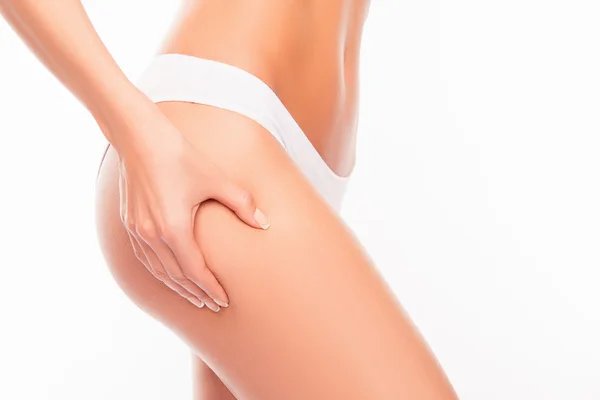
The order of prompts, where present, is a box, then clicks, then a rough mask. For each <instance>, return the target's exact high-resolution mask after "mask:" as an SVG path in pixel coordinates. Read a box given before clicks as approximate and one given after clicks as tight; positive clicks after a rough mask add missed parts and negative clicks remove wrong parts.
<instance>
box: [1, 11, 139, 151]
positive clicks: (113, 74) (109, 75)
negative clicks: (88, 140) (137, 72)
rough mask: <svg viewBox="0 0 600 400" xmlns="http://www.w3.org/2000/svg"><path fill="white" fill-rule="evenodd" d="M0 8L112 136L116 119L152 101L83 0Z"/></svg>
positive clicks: (30, 45) (105, 132)
mask: <svg viewBox="0 0 600 400" xmlns="http://www.w3.org/2000/svg"><path fill="white" fill-rule="evenodd" d="M0 12H1V13H2V14H3V15H4V17H5V18H6V20H7V21H8V22H9V23H10V24H11V26H12V27H13V29H14V30H15V31H16V32H17V33H18V34H19V36H20V37H21V38H22V39H23V41H24V42H25V43H26V44H27V45H28V47H29V48H30V49H31V50H32V51H33V53H34V54H35V55H36V56H37V57H38V59H39V60H40V61H41V62H42V63H43V64H44V65H45V66H46V67H47V68H48V69H49V70H50V71H51V72H52V73H53V74H54V75H55V76H56V77H57V78H58V79H59V80H60V81H61V82H62V83H63V84H64V85H65V86H66V87H67V88H68V89H69V90H70V91H71V92H72V93H73V94H74V95H75V96H76V97H77V98H78V99H79V100H80V101H81V102H82V103H83V104H84V106H85V107H86V108H87V109H88V110H89V111H90V113H91V114H92V115H93V116H94V118H95V119H96V120H97V121H98V123H99V124H100V126H101V128H103V129H102V130H103V132H104V134H105V136H106V137H107V139H108V140H109V141H111V142H113V141H114V140H115V139H117V138H114V137H111V136H112V133H111V132H114V131H115V130H113V129H109V126H110V125H111V124H112V123H113V121H117V120H121V119H123V118H126V115H128V114H135V112H137V110H138V109H140V110H141V109H143V108H144V107H145V106H146V103H147V102H149V100H148V99H147V98H145V96H143V95H142V94H141V93H140V92H139V91H138V90H137V88H136V87H135V86H134V85H133V84H132V83H131V82H130V81H129V80H128V79H127V77H126V76H125V74H124V73H123V72H122V71H121V69H120V68H119V66H118V65H117V63H116V62H115V60H114V59H113V57H112V56H111V55H110V53H109V51H108V49H107V48H106V47H105V46H104V44H103V43H102V40H101V39H100V37H99V36H98V34H97V33H96V31H95V29H94V27H93V26H92V23H91V22H90V20H89V18H88V16H87V14H86V12H85V10H84V8H83V5H82V4H81V1H79V0H0ZM118 123H122V121H119V122H118ZM105 128H106V129H105Z"/></svg>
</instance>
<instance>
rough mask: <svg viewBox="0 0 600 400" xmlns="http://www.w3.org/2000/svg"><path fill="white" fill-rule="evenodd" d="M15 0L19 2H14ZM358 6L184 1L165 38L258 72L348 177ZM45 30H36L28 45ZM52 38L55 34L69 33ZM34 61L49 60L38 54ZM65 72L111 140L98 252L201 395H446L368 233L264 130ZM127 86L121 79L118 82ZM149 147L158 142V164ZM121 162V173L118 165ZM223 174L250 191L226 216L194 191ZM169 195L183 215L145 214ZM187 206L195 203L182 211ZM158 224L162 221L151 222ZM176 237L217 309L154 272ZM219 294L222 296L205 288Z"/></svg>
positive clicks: (250, 399) (171, 44) (103, 175)
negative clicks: (165, 332) (187, 355)
mask: <svg viewBox="0 0 600 400" xmlns="http://www.w3.org/2000/svg"><path fill="white" fill-rule="evenodd" d="M0 1H2V0H0ZM24 3H28V4H29V8H28V9H26V8H27V7H25V8H22V7H21V8H19V7H20V6H18V5H21V4H24ZM67 3H69V4H72V3H75V2H74V1H70V2H69V1H67V0H64V4H67ZM0 4H3V6H4V5H5V4H12V6H13V7H12V8H11V10H12V14H11V15H13V16H14V15H18V14H19V13H20V15H32V14H34V13H33V12H32V10H37V14H35V16H36V18H30V20H29V22H28V23H26V24H25V25H26V26H28V28H27V29H23V30H22V31H23V32H26V31H27V32H31V31H32V26H36V24H38V25H39V21H40V19H43V18H42V17H43V16H44V18H47V20H46V21H48V18H51V17H49V16H48V17H45V14H44V13H43V12H42V11H44V10H42V9H43V7H42V6H40V4H49V3H48V2H44V1H41V0H37V1H24V0H22V1H20V2H16V1H13V2H9V1H6V0H4V2H3V3H0ZM54 4H56V3H54ZM367 6H368V5H367V3H366V2H364V1H351V0H345V1H344V0H332V1H328V2H323V1H300V0H289V1H281V0H260V1H258V0H247V1H246V0H238V1H232V0H229V1H224V0H209V1H202V2H200V1H188V2H187V3H186V7H185V8H183V9H182V14H181V16H180V19H179V20H178V21H177V24H176V25H174V29H173V31H172V34H171V35H170V37H169V39H168V40H167V42H166V43H165V46H164V47H163V50H162V51H165V52H179V53H184V54H190V55H194V56H199V57H205V58H211V59H215V60H218V61H223V62H227V63H229V64H233V65H236V66H239V67H241V68H244V69H246V70H248V71H250V72H252V73H253V74H255V75H256V76H258V77H259V78H261V79H263V80H264V81H265V82H267V84H269V85H270V86H271V87H272V88H273V89H274V90H275V92H276V93H277V94H278V96H279V97H280V98H281V99H282V101H283V102H284V104H285V105H286V107H287V108H288V109H289V110H290V112H291V113H292V115H293V116H294V118H295V119H296V120H297V121H298V122H299V124H300V126H301V127H302V128H303V130H304V131H305V132H306V134H307V136H308V137H309V139H310V140H311V142H312V143H313V144H314V146H315V148H316V149H317V150H318V151H319V153H320V154H321V156H322V157H323V159H324V160H325V162H326V163H327V164H328V165H329V166H330V167H331V168H332V169H333V170H334V171H335V172H336V173H338V174H339V175H347V174H349V173H350V171H351V170H352V167H353V165H354V147H355V132H356V122H357V102H358V93H357V92H358V90H357V88H358V79H357V77H358V58H359V48H360V36H361V32H362V26H363V22H364V19H365V17H366V10H367ZM40 10H41V11H40ZM49 10H50V8H47V9H45V11H49ZM3 11H6V6H4V9H3ZM5 14H10V13H5ZM13 19H14V20H16V19H17V18H13ZM67 21H68V19H66V20H65V21H63V22H67ZM55 24H56V21H55ZM13 25H14V26H17V25H18V24H16V23H13ZM57 26H60V25H57ZM33 30H34V31H35V29H33ZM44 32H45V33H46V34H48V30H45V31H44ZM53 33H54V35H55V37H56V35H59V33H57V32H54V31H53ZM75 33H77V32H71V34H75ZM23 35H25V34H23ZM43 37H44V36H43V35H41V34H39V32H38V36H37V43H38V45H39V41H42V38H43ZM63 40H64V42H63V45H66V44H68V37H67V36H65V37H63ZM72 40H79V39H72ZM30 42H31V43H34V42H36V40H31V41H30ZM55 47H56V46H55ZM39 48H41V49H42V50H39V51H38V53H39V54H43V53H44V51H46V54H47V52H48V51H47V49H48V45H46V46H43V45H40V47H39ZM34 49H35V48H34ZM58 53H60V52H58V51H56V52H55V53H54V58H52V57H50V58H51V59H52V60H54V59H58V60H62V61H59V63H62V65H63V66H64V65H68V66H70V67H71V68H72V69H73V71H74V73H77V71H79V73H80V75H81V76H90V74H91V76H94V77H96V79H97V80H98V82H100V81H102V80H103V79H106V78H104V77H106V76H107V75H105V74H104V73H103V72H101V71H100V70H97V69H94V68H95V67H94V66H93V65H87V66H86V67H85V68H84V67H81V65H82V63H84V62H85V60H83V57H82V60H83V61H82V60H80V61H79V62H73V60H72V57H71V58H69V57H66V56H63V57H61V55H60V54H58ZM65 59H66V60H67V61H65ZM69 60H70V61H69ZM46 64H47V65H49V66H50V68H51V66H52V62H47V63H46ZM86 68H87V69H86ZM109 69H110V68H109ZM60 70H61V69H60V68H58V69H56V71H57V72H56V73H58V72H60ZM81 71H86V74H84V73H81ZM89 71H94V73H90V72H89ZM112 71H113V72H114V69H113V70H112ZM117 75H118V74H117ZM108 76H110V74H108ZM115 76H116V75H114V74H113V78H114V77H115ZM69 79H71V78H69V75H68V74H66V75H65V77H64V79H63V82H66V84H67V86H68V87H70V88H72V90H74V91H77V90H79V92H80V95H79V96H78V97H80V98H83V99H86V98H87V99H89V100H87V101H86V100H84V101H83V102H84V104H85V105H86V106H87V107H88V109H90V111H91V112H92V115H94V116H95V117H96V120H97V121H99V126H100V127H101V128H102V130H103V133H105V135H106V137H107V139H109V141H110V143H111V147H110V148H109V149H108V151H107V153H106V155H105V157H104V159H103V162H102V165H101V168H100V170H99V175H98V181H97V188H98V190H97V193H98V195H97V226H98V236H99V240H100V244H101V247H102V251H103V253H104V255H105V258H106V260H107V263H108V266H109V268H110V270H111V272H112V274H113V276H114V278H115V280H116V281H117V283H118V284H119V285H120V287H121V288H122V289H123V291H124V292H125V293H126V294H127V295H128V296H129V297H130V298H131V300H132V301H134V302H135V304H137V305H138V306H139V307H140V308H141V309H142V310H144V311H145V312H147V313H148V314H149V315H151V316H152V317H153V318H155V319H156V320H157V321H160V322H161V323H162V324H164V325H166V326H167V327H169V328H170V329H172V330H173V331H174V332H175V333H176V334H177V335H178V336H179V337H180V338H181V339H182V340H184V341H185V342H186V343H187V344H188V345H189V347H190V349H191V351H192V354H193V357H194V379H195V380H194V384H195V398H196V399H197V400H200V399H202V400H214V399H232V398H237V399H239V400H254V399H260V400H269V399H291V400H294V399H373V400H378V399H386V400H387V399H439V400H450V399H456V398H457V396H456V394H455V393H454V391H453V389H452V387H451V385H450V383H449V382H448V380H447V378H446V377H445V375H444V373H443V371H442V369H441V368H440V366H439V365H438V363H437V361H436V360H435V357H434V356H433V355H432V353H431V352H430V350H429V349H428V347H427V345H426V343H425V342H424V341H423V340H422V338H421V337H420V335H419V333H418V331H417V330H416V328H415V327H414V326H413V325H412V323H411V322H410V320H409V318H408V317H407V315H406V314H405V313H404V312H403V310H402V308H401V306H400V304H399V303H398V301H397V299H396V298H395V297H394V295H393V293H392V292H391V291H390V289H389V287H388V286H387V285H386V283H385V282H384V281H383V279H382V278H381V276H380V275H379V274H378V272H377V270H376V268H375V266H374V265H373V264H372V262H371V260H370V259H369V257H368V256H367V255H366V253H365V251H364V249H363V248H362V247H361V246H360V244H359V243H358V242H357V240H356V239H355V237H354V236H353V235H352V233H351V232H350V230H349V229H348V228H347V227H346V226H345V225H344V223H343V222H342V221H341V220H340V218H339V217H338V215H337V214H336V213H335V212H334V210H332V209H331V208H330V207H329V206H328V205H327V204H325V203H324V202H323V200H322V199H321V197H320V196H319V195H318V194H317V193H316V192H315V190H314V189H313V188H312V186H311V185H310V184H309V183H308V182H307V181H306V179H305V178H304V176H303V175H302V174H301V172H300V171H299V170H298V168H297V167H296V166H295V165H294V164H293V162H292V161H291V160H290V159H289V157H288V156H287V154H286V153H285V151H284V150H283V148H282V147H281V146H280V145H279V143H278V142H277V141H276V140H275V139H274V138H273V137H272V136H271V135H270V134H269V133H268V132H266V131H264V130H263V129H262V128H261V127H260V126H258V125H257V124H256V123H255V122H254V121H251V120H249V119H247V118H245V117H243V116H241V115H238V114H235V113H231V112H228V111H225V110H220V109H217V108H214V107H208V106H202V105H196V104H189V103H181V102H165V103H160V104H158V105H152V106H149V105H148V104H147V99H145V100H140V97H139V92H136V91H135V90H131V91H129V92H128V93H138V94H132V95H131V97H129V96H125V99H128V101H127V102H123V100H118V101H117V100H115V101H116V102H117V103H119V102H120V104H119V106H116V105H115V104H117V103H113V102H112V101H113V100H111V99H112V98H113V97H118V96H116V95H115V94H116V93H119V92H117V91H115V90H116V88H115V86H114V85H115V83H106V84H107V85H108V87H107V86H103V85H102V84H98V85H90V84H87V83H85V82H87V81H86V80H85V79H82V80H80V82H79V83H80V84H79V85H78V84H76V83H71V86H69V82H71V81H69ZM81 82H84V83H83V84H81ZM92 82H94V80H92ZM117 82H123V81H122V80H120V81H119V80H117ZM123 85H124V86H121V85H118V86H119V87H121V88H123V87H129V86H127V85H125V84H123ZM90 93H91V94H90ZM99 104H100V105H99ZM142 121H150V122H147V123H143V122H142ZM148 132H149V133H148ZM172 143H175V144H172ZM159 144H160V146H159ZM161 146H162V147H161ZM142 149H144V150H142ZM148 153H150V154H152V155H153V156H159V157H164V158H162V159H161V160H162V162H161V164H159V163H154V162H152V161H151V160H150V159H149V158H150V157H149V156H148V155H147V154H148ZM162 153H165V154H166V155H165V154H162ZM193 155H195V156H196V158H199V159H200V161H196V160H194V157H193ZM146 158H148V159H146ZM140 159H142V160H143V161H139V160H140ZM162 164H164V165H166V166H167V167H166V169H165V170H164V171H161V170H160V168H159V167H160V166H161V165H162ZM129 170H132V171H134V173H132V174H131V175H128V174H127V172H128V171H129ZM178 174H183V175H184V178H182V179H177V181H178V184H177V185H174V186H173V187H169V186H168V185H167V179H166V178H165V177H170V178H171V179H173V178H175V177H179V175H178ZM124 180H125V181H126V183H127V185H128V186H129V185H130V184H131V187H133V188H141V189H137V190H136V192H137V193H143V195H142V194H140V195H139V197H138V198H140V199H143V200H142V201H140V202H137V203H135V204H137V206H134V207H133V209H134V214H136V213H135V210H154V209H155V208H153V207H151V205H156V204H161V205H163V207H159V208H158V210H159V211H158V212H157V213H155V214H154V215H153V218H154V219H150V218H149V217H148V216H147V215H146V219H145V221H149V220H150V221H154V222H155V223H152V224H141V225H140V224H139V223H137V224H134V225H135V231H136V232H137V233H138V237H139V238H141V239H142V240H143V241H145V242H146V243H155V242H156V241H157V240H162V241H164V242H165V243H166V244H167V245H168V246H169V245H170V246H171V247H170V249H172V251H173V253H174V256H173V257H172V258H171V261H169V260H166V261H165V259H164V256H163V257H157V258H156V259H153V261H152V260H151V261H148V257H139V258H137V257H136V254H135V251H134V247H135V243H133V247H132V240H131V235H132V233H131V230H132V228H133V227H132V226H131V225H130V224H128V223H127V219H126V218H123V213H124V212H123V209H127V208H128V206H127V204H128V200H127V199H129V196H128V195H125V196H124V193H128V192H127V191H126V190H123V181H124ZM161 182H162V183H163V184H162V185H161V184H160V183H161ZM221 182H228V183H227V184H228V185H229V187H235V188H236V190H237V189H239V190H241V191H245V193H252V196H245V197H244V198H246V199H248V198H252V202H248V203H246V204H244V205H242V206H239V207H238V208H237V210H238V211H237V214H238V215H236V214H235V213H234V211H236V209H235V205H237V204H238V203H235V202H233V207H228V206H227V204H228V203H227V201H221V202H217V201H214V200H207V201H204V200H206V198H217V200H219V199H218V197H220V196H215V195H211V194H212V193H216V192H219V193H229V194H231V192H227V191H225V190H220V191H219V190H217V189H216V188H217V187H219V184H220V183H221ZM197 187H200V189H197ZM240 188H244V189H240ZM171 189H174V192H175V194H174V195H172V196H171V197H169V198H168V199H170V202H166V203H161V202H160V201H158V202H157V203H153V202H152V200H153V199H165V198H167V194H165V191H168V190H171ZM239 190H238V191H237V193H240V191H239ZM124 197H125V199H126V200H123V198H124ZM222 197H224V198H228V199H235V198H236V196H228V195H223V196H222ZM178 199H184V201H179V202H178V201H177V200H178ZM192 199H193V200H192ZM196 201H197V203H194V202H196ZM250 203H251V204H252V205H254V204H260V208H261V210H264V212H265V213H266V215H268V219H269V222H270V227H269V228H268V229H266V230H265V229H260V224H259V223H257V221H256V219H252V218H250V217H248V216H249V215H252V216H253V215H254V212H253V211H254V210H255V209H256V207H254V206H250V207H249V206H248V205H249V204H250ZM139 204H142V205H144V204H145V205H146V206H147V208H143V207H141V206H139ZM164 204H168V207H164ZM197 204H200V206H199V207H197V206H196V205H197ZM149 205H150V206H149ZM232 208H234V210H233V211H232ZM173 210H179V211H177V215H179V217H178V218H173V219H166V220H170V221H172V223H170V224H166V225H164V224H161V223H156V221H164V220H165V218H164V216H165V215H172V214H171V213H173ZM186 210H187V211H186ZM239 210H242V211H239ZM249 210H252V212H249ZM184 211H185V212H186V213H187V212H188V211H191V213H190V214H188V216H189V221H188V222H189V224H187V223H184V220H185V219H184V218H183V216H184V215H185V213H184ZM130 214H131V212H130ZM136 215H143V213H137V214H136ZM259 219H260V218H259ZM142 226H143V228H141V229H140V227H142ZM165 226H166V227H171V228H170V229H167V230H166V231H165V230H164V227H165ZM188 226H189V228H186V227H188ZM173 228H176V229H173ZM257 228H258V229H257ZM165 232H166V233H168V234H165ZM177 232H179V234H175V233H177ZM182 232H187V234H183V233H182ZM140 233H141V235H139V234H140ZM184 237H187V238H188V239H184ZM190 238H191V239H192V241H190V240H189V239H190ZM136 239H137V237H136ZM190 247H197V248H198V249H199V250H197V251H195V252H194V253H193V254H194V256H188V257H189V258H187V259H186V260H188V262H184V263H183V265H182V266H181V271H182V273H183V276H181V275H179V276H177V275H176V277H177V278H178V279H179V280H181V279H183V278H186V279H187V278H188V275H190V276H192V275H193V274H203V276H205V275H206V273H207V271H210V273H211V276H214V278H215V281H217V282H218V283H219V284H220V288H222V289H223V292H222V293H221V292H219V293H217V292H216V291H215V289H214V288H213V289H212V290H211V284H207V283H206V280H205V281H202V282H199V283H198V284H197V287H198V288H200V289H201V290H205V293H207V294H208V293H210V295H209V297H212V299H213V300H219V301H227V302H228V303H229V307H228V308H226V309H222V310H221V311H220V312H216V313H215V312H211V311H209V310H207V309H206V307H204V308H199V307H198V306H195V305H194V304H193V302H192V301H191V300H190V301H187V300H186V299H187V298H188V297H186V296H189V295H188V294H187V293H188V292H189V290H188V289H187V288H186V287H185V286H183V287H184V289H186V291H187V292H184V294H181V292H180V291H177V290H174V289H173V288H172V287H171V286H170V285H169V283H170V282H169V281H168V280H167V281H166V282H165V280H164V279H163V280H161V279H160V278H161V277H162V278H164V276H163V275H161V274H156V273H155V272H156V271H154V270H153V265H163V266H164V263H165V262H167V263H169V262H170V263H171V264H170V265H173V264H175V263H176V262H179V264H182V263H181V261H182V260H181V259H180V257H177V256H176V255H175V253H176V254H183V253H184V252H188V251H189V252H190V253H188V254H192V253H191V250H189V248H190ZM138 254H139V251H138ZM162 254H164V252H163V253H162ZM201 256H202V257H203V259H204V261H205V266H206V267H204V265H203V264H202V263H198V264H197V266H194V265H193V262H192V261H190V260H193V259H198V258H200V257H201ZM149 265H150V266H149ZM165 270H166V268H165ZM199 271H200V272H199ZM166 275H167V276H170V275H169V274H168V273H167V274H166ZM157 278H158V279H157ZM192 282H193V280H192ZM176 283H177V281H176ZM193 283H195V282H193ZM194 290H195V289H194ZM206 290H208V292H206ZM224 293H225V294H226V296H227V300H224V299H222V298H220V299H215V297H220V296H223V294H224ZM194 296H196V295H195V294H192V297H194ZM201 298H202V299H206V296H204V297H201ZM208 300H209V301H210V300H211V299H208ZM215 303H216V302H215ZM207 305H208V303H207ZM211 305H212V306H214V304H212V303H211Z"/></svg>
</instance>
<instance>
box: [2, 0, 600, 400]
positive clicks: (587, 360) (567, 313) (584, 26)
mask: <svg viewBox="0 0 600 400" xmlns="http://www.w3.org/2000/svg"><path fill="white" fill-rule="evenodd" d="M176 3H177V2H169V1H160V2H159V1H142V0H135V1H134V0H127V1H120V0H119V1H117V0H112V1H98V0H94V1H87V2H86V5H87V6H88V11H89V12H90V15H91V18H92V20H93V22H94V24H95V25H96V27H97V29H98V30H99V32H100V34H101V36H102V38H103V39H104V41H105V43H106V44H107V46H108V47H109V49H110V50H111V52H112V53H113V54H114V56H115V58H116V59H117V61H118V62H119V64H120V65H121V66H122V68H123V69H124V71H125V72H126V73H127V75H128V76H129V77H130V78H132V79H135V78H136V77H137V76H138V75H139V74H140V73H141V72H142V70H143V69H144V68H145V67H146V65H147V63H148V62H149V60H150V59H151V57H152V56H153V54H154V52H155V50H156V49H157V47H158V45H159V44H160V42H161V40H162V37H163V35H164V33H165V32H166V30H167V29H168V27H169V23H170V18H171V17H172V16H173V15H174V13H175V11H176V7H177V4H176ZM599 18H600V6H599V5H598V2H597V1H592V0H589V1H582V0H572V1H568V2H567V1H562V2H558V1H541V0H505V1H502V2H484V1H477V0H454V1H452V2H450V1H433V0H423V1H395V0H379V1H374V2H373V4H372V5H371V13H370V17H369V21H368V22H367V26H366V29H365V34H364V42H363V51H362V56H363V58H362V71H361V73H362V84H361V90H362V100H361V107H362V108H361V116H360V118H361V119H360V121H361V122H360V132H359V136H360V138H359V150H358V165H357V168H356V171H355V175H354V178H353V180H352V181H351V186H350V190H349V193H348V197H347V200H346V204H345V208H344V210H343V215H344V217H345V218H346V220H347V221H348V223H349V224H350V226H351V227H352V228H353V229H354V230H355V231H356V233H357V235H358V236H359V238H360V239H361V241H362V242H363V243H364V245H365V246H366V248H367V249H368V251H369V252H370V253H371V255H372V256H373V258H374V259H375V261H376V262H377V264H378V265H379V267H380V268H381V271H382V273H383V274H384V275H385V276H386V277H387V278H388V280H389V282H390V284H391V285H392V287H393V288H394V290H395V291H396V293H397V295H398V297H399V298H400V299H401V301H402V302H403V304H404V305H405V307H406V308H407V309H408V311H409V313H410V314H411V316H412V317H413V319H414V320H415V322H416V324H417V325H418V326H419V328H420V329H421V331H422V332H423V334H424V335H425V337H426V338H427V340H428V342H429V343H430V344H431V346H432V348H433V349H434V351H435V353H436V354H437V356H438V357H439V359H440V362H441V363H442V364H443V366H444V367H445V370H446V371H447V373H448V374H449V376H450V378H451V380H452V382H453V383H454V385H455V387H456V389H457V391H458V392H459V394H460V396H461V398H462V399H464V400H476V399H487V400H495V399H506V400H531V399H544V400H556V399H569V400H571V399H576V400H592V399H599V398H600V292H599V291H598V289H597V287H598V282H599V280H600V272H599V270H598V268H599V267H600V251H599V249H600V246H599V243H600V211H599V207H598V205H599V204H600V179H599V172H600V161H599V160H600V159H599V157H598V153H599V150H600V139H599V137H600V136H599V133H600V118H599V115H600V78H599V73H598V72H599V71H600V57H599V54H600V24H598V20H599ZM0 133H1V136H0V137H1V142H0V183H1V188H0V193H1V196H0V236H1V238H0V246H1V252H0V255H1V260H2V270H1V271H2V277H1V280H2V285H1V289H0V312H1V318H2V326H3V328H2V329H1V330H0V353H1V356H0V380H1V384H0V398H3V399H15V400H16V399H34V398H35V399H52V400H59V399H60V400H69V399H87V400H95V399H123V400H124V399H132V398H134V399H147V400H151V399H156V400H158V399H167V398H169V399H189V398H191V383H190V382H191V380H190V375H189V374H190V370H189V357H188V352H187V350H186V348H185V346H184V345H183V344H181V343H180V342H179V341H178V339H176V337H175V336H174V335H173V334H171V333H170V332H169V331H168V330H167V329H166V328H164V327H163V326H161V325H159V324H158V323H156V322H155V321H154V320H152V319H150V318H149V317H147V316H146V315H145V314H143V313H142V312H141V311H139V310H138V309H137V308H136V307H135V306H134V305H132V304H131V303H130V302H129V300H128V299H127V297H125V296H124V295H123V294H122V293H121V292H120V290H119V289H118V287H117V286H116V284H115V283H114V282H113V281H112V278H111V276H110V274H109V272H108V270H107V269H106V267H105V265H104V261H103V259H102V256H101V254H100V252H99V249H98V246H97V243H96V236H95V227H94V214H93V211H94V179H95V173H96V170H97V168H98V163H99V161H100V157H101V154H102V151H103V150H104V144H105V139H104V138H103V137H102V136H101V134H100V132H99V130H98V129H97V128H96V126H95V125H94V121H93V120H92V119H91V117H90V116H89V115H88V113H87V112H86V111H85V110H84V108H83V107H82V106H81V105H79V104H78V103H77V101H76V100H75V99H74V98H73V97H72V96H71V95H70V93H69V92H67V91H66V90H65V89H63V88H62V87H61V86H60V84H59V83H58V82H57V81H56V80H55V79H54V78H53V77H52V76H51V75H50V74H49V73H48V72H47V71H46V70H45V69H44V68H43V67H42V66H41V65H40V64H39V63H38V62H37V60H36V59H35V58H34V57H33V56H32V55H30V54H29V52H28V50H27V49H26V48H25V47H24V46H23V45H22V44H21V42H20V41H19V40H18V39H17V37H16V36H15V35H14V34H13V33H12V32H11V30H10V29H9V28H8V27H7V26H6V23H5V22H3V21H2V22H0Z"/></svg>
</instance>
